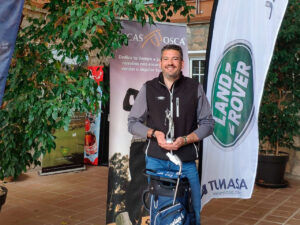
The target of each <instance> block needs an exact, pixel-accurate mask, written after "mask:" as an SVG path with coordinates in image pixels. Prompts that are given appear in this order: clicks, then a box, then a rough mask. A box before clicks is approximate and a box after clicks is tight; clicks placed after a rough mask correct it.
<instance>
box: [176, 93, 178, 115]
mask: <svg viewBox="0 0 300 225" xmlns="http://www.w3.org/2000/svg"><path fill="white" fill-rule="evenodd" d="M176 117H177V118H178V117H179V97H177V98H176Z"/></svg>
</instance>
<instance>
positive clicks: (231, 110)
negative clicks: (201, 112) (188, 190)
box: [211, 40, 254, 148]
mask: <svg viewBox="0 0 300 225" xmlns="http://www.w3.org/2000/svg"><path fill="white" fill-rule="evenodd" d="M253 66H254V63H253V58H252V52H251V49H250V47H249V44H248V43H247V42H245V41H242V42H241V40H239V42H235V43H231V44H230V46H229V47H228V48H226V50H225V51H224V53H223V55H222V58H221V59H220V60H219V63H218V64H217V68H216V70H215V71H216V72H215V79H214V84H213V88H212V94H211V98H212V99H211V107H212V113H213V117H214V119H215V122H216V123H215V129H214V133H213V138H214V139H215V140H216V142H217V143H218V144H219V145H221V147H223V148H228V147H232V146H234V145H236V144H237V143H238V142H239V140H241V139H242V137H243V136H245V133H246V131H247V129H248V128H249V125H250V124H251V121H252V117H253V114H254V84H253V83H254V73H253Z"/></svg>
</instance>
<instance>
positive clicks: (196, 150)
mask: <svg viewBox="0 0 300 225" xmlns="http://www.w3.org/2000/svg"><path fill="white" fill-rule="evenodd" d="M193 145H194V148H195V152H196V157H197V159H198V157H199V156H198V148H197V146H196V145H195V143H193Z"/></svg>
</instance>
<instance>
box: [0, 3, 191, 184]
mask: <svg viewBox="0 0 300 225" xmlns="http://www.w3.org/2000/svg"><path fill="white" fill-rule="evenodd" d="M27 3H28V4H29V3H30V1H27ZM192 8H193V7H192V6H188V5H187V4H186V2H185V1H184V0H176V1H168V0H155V1H154V3H153V5H152V6H149V5H145V4H144V1H143V0H131V1H128V0H107V1H105V0H51V1H49V3H48V4H46V5H45V9H47V14H46V15H43V16H41V18H39V19H37V18H34V17H32V18H31V17H29V18H27V20H28V22H29V25H28V26H27V27H25V28H22V29H20V31H19V35H18V38H17V43H16V48H15V53H14V58H13V60H12V64H11V67H10V71H9V76H8V79H7V85H6V91H5V95H4V99H3V100H4V103H3V105H2V107H1V109H0V118H1V120H0V179H3V178H4V177H5V176H13V177H14V178H16V177H18V175H19V174H20V173H22V172H23V171H26V169H27V167H28V166H30V165H31V164H33V165H40V161H39V159H40V156H41V155H42V154H45V153H46V152H47V151H48V152H50V151H51V150H52V149H55V142H54V141H55V137H54V136H53V134H54V130H55V129H60V128H62V127H64V129H65V130H67V129H68V126H69V123H70V120H71V117H72V116H73V114H74V112H95V109H96V108H98V107H97V105H98V100H99V99H100V98H101V99H102V101H104V102H105V100H106V99H107V97H108V88H107V87H102V89H103V95H102V96H101V97H100V96H99V95H98V94H97V84H96V82H94V81H93V80H92V79H90V74H89V73H88V70H87V62H88V56H89V55H90V53H91V52H92V51H96V52H97V57H99V58H100V57H103V56H104V57H111V56H112V57H113V56H114V50H116V49H118V48H120V47H121V46H123V45H126V44H127V43H128V39H127V36H126V35H125V34H123V33H122V32H121V29H122V27H121V23H120V18H127V19H129V20H137V21H138V22H139V23H141V24H145V23H146V21H147V20H148V21H149V23H151V24H153V23H154V20H157V21H169V17H170V16H172V15H173V13H180V14H181V15H183V16H187V18H188V19H189V18H190V14H189V11H190V10H191V9H192ZM67 58H69V59H73V61H75V62H76V63H75V64H73V65H72V64H71V65H66V64H65V63H64V62H65V59H67ZM95 106H96V107H95Z"/></svg>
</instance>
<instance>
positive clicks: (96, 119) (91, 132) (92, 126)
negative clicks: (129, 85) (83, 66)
mask: <svg viewBox="0 0 300 225" xmlns="http://www.w3.org/2000/svg"><path fill="white" fill-rule="evenodd" d="M88 69H89V70H90V71H91V74H92V76H93V79H94V80H95V81H96V82H97V84H98V88H97V91H98V94H99V95H100V96H101V95H102V90H101V87H100V82H101V81H103V75H104V73H103V66H89V67H88ZM101 106H102V103H101V101H99V109H100V111H101ZM100 126H101V112H99V113H98V114H97V115H93V114H92V113H87V116H86V118H85V138H84V163H85V164H91V165H96V166H97V165H98V164H99V152H100V135H101V131H100Z"/></svg>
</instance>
